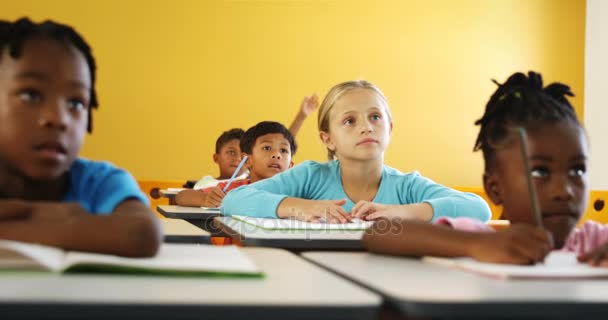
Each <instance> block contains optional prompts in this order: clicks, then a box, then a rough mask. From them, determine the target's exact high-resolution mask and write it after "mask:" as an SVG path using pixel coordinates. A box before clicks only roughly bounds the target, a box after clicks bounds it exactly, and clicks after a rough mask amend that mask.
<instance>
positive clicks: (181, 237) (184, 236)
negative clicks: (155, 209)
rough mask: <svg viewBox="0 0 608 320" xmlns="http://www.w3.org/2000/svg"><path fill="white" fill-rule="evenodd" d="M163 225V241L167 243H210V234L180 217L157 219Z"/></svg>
mask: <svg viewBox="0 0 608 320" xmlns="http://www.w3.org/2000/svg"><path fill="white" fill-rule="evenodd" d="M159 220H160V223H161V225H162V226H163V234H164V239H165V242H169V243H211V234H210V233H209V232H207V231H205V230H203V229H201V228H199V227H197V226H194V225H192V224H191V223H189V222H188V221H185V220H180V219H159Z"/></svg>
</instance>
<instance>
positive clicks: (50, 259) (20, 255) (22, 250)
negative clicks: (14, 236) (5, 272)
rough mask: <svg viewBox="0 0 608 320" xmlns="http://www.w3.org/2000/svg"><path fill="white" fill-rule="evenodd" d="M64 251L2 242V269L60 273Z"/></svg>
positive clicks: (0, 246)
mask: <svg viewBox="0 0 608 320" xmlns="http://www.w3.org/2000/svg"><path fill="white" fill-rule="evenodd" d="M64 256H65V253H64V252H63V250H61V249H58V248H55V247H49V246H43V245H38V244H33V243H25V242H18V241H10V240H0V269H28V270H50V271H59V270H60V268H61V265H62V262H63V259H64Z"/></svg>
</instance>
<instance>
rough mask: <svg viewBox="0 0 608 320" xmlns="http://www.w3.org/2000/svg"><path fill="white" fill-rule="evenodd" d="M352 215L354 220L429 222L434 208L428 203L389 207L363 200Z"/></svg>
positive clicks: (353, 210)
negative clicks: (382, 219)
mask: <svg viewBox="0 0 608 320" xmlns="http://www.w3.org/2000/svg"><path fill="white" fill-rule="evenodd" d="M350 213H351V215H352V217H353V218H359V219H362V220H376V219H379V218H387V219H395V218H400V219H410V220H423V221H429V220H431V218H432V217H433V208H432V207H431V205H430V204H426V203H415V204H404V205H388V204H379V203H374V202H370V201H365V200H361V201H359V202H357V204H355V206H354V207H353V209H352V210H351V212H350Z"/></svg>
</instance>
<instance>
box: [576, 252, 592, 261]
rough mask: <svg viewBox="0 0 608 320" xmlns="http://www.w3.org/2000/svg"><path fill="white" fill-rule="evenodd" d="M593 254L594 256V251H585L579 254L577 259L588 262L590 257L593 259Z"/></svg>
mask: <svg viewBox="0 0 608 320" xmlns="http://www.w3.org/2000/svg"><path fill="white" fill-rule="evenodd" d="M592 256H593V251H590V252H585V253H582V254H579V255H578V257H576V259H577V260H578V262H587V261H589V259H591V257H592Z"/></svg>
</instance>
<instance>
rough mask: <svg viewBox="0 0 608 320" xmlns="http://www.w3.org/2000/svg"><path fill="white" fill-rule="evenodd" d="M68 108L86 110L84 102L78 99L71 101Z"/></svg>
mask: <svg viewBox="0 0 608 320" xmlns="http://www.w3.org/2000/svg"><path fill="white" fill-rule="evenodd" d="M68 107H69V108H70V109H72V110H84V109H85V108H86V107H85V103H84V101H82V100H81V99H78V98H74V99H70V101H68Z"/></svg>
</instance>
